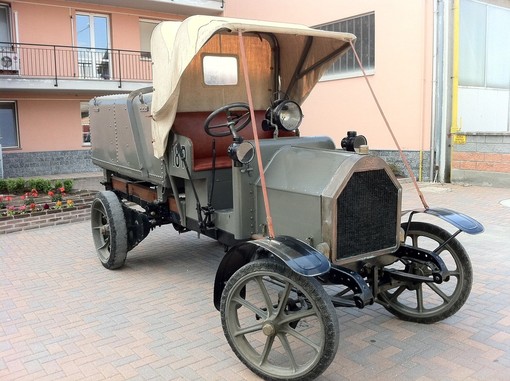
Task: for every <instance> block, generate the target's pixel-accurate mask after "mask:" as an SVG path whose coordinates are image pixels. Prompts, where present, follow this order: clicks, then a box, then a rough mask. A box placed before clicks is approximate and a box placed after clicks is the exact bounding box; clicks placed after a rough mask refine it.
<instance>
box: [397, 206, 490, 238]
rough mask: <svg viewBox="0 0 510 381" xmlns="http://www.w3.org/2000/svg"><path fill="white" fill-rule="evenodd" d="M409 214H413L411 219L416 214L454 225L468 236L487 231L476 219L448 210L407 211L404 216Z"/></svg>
mask: <svg viewBox="0 0 510 381" xmlns="http://www.w3.org/2000/svg"><path fill="white" fill-rule="evenodd" d="M409 212H410V213H411V216H410V219H411V217H412V216H413V215H414V214H415V213H425V214H429V215H431V216H435V217H438V218H440V219H442V220H443V221H446V222H448V223H450V224H452V225H453V226H455V227H456V228H457V229H459V230H462V231H463V232H466V233H468V234H479V233H482V232H483V231H484V230H485V229H484V227H483V225H482V224H481V223H480V222H478V221H477V220H475V219H474V218H472V217H469V216H466V215H465V214H462V213H459V212H456V211H454V210H450V209H446V208H427V209H415V210H411V211H409V210H408V211H405V212H404V213H403V215H405V214H406V213H409Z"/></svg>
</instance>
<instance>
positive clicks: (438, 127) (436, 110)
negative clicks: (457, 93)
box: [430, 0, 447, 182]
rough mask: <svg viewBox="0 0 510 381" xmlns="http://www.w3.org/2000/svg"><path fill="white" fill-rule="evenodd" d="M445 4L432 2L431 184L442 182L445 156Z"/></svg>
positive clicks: (441, 0) (440, 1)
mask: <svg viewBox="0 0 510 381" xmlns="http://www.w3.org/2000/svg"><path fill="white" fill-rule="evenodd" d="M444 9H445V4H444V1H443V0H437V1H434V32H433V33H434V38H433V44H434V46H433V65H432V96H433V102H432V123H433V129H432V134H431V142H430V153H431V158H430V163H431V165H430V179H431V181H433V182H436V181H438V180H439V181H443V175H444V173H443V168H444V163H442V161H443V158H444V156H445V152H444V137H445V131H446V130H445V128H443V125H444V124H443V118H444V113H443V107H444V105H443V102H444V73H445V70H444V62H445V56H446V57H447V55H445V44H444V42H445V37H444V36H445V33H444V28H445V23H444V18H445V12H444Z"/></svg>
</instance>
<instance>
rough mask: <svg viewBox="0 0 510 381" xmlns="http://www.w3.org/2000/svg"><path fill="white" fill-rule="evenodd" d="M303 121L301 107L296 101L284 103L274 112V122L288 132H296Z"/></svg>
mask: <svg viewBox="0 0 510 381" xmlns="http://www.w3.org/2000/svg"><path fill="white" fill-rule="evenodd" d="M302 120H303V113H302V112H301V107H299V105H298V104H297V103H296V102H294V101H288V100H285V101H282V102H281V103H280V104H279V105H278V106H276V108H275V109H274V111H273V122H274V123H276V125H277V126H278V127H279V128H281V129H284V130H287V131H294V130H295V129H297V128H298V127H299V125H300V124H301V121H302Z"/></svg>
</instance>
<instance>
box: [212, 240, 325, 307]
mask: <svg viewBox="0 0 510 381" xmlns="http://www.w3.org/2000/svg"><path fill="white" fill-rule="evenodd" d="M268 253H271V254H273V255H274V256H276V257H278V258H279V259H280V260H282V261H283V262H284V263H285V264H286V265H287V266H289V268H290V269H292V270H293V271H295V272H296V273H298V274H301V275H303V276H309V277H313V276H319V275H322V274H325V273H327V272H328V271H329V270H330V268H331V264H330V262H329V260H328V259H327V258H326V257H325V256H324V255H323V254H322V253H320V252H319V251H317V250H315V249H314V248H313V247H311V246H310V245H308V244H306V243H304V242H303V241H300V240H298V239H296V238H293V237H289V236H278V237H275V238H272V239H270V238H263V239H257V240H253V241H247V242H243V243H241V244H238V245H236V246H233V247H232V248H230V249H229V250H228V252H227V253H226V254H225V256H224V257H223V259H222V261H221V263H220V265H219V267H218V271H217V272H216V279H215V281H214V306H215V307H216V309H218V310H219V309H220V300H221V294H222V292H223V288H224V287H225V282H227V281H228V279H229V278H230V277H231V276H232V275H234V273H235V272H236V271H237V270H239V269H240V268H241V267H243V266H244V265H245V264H247V263H249V262H251V261H253V260H255V259H257V258H258V257H263V256H267V254H268Z"/></svg>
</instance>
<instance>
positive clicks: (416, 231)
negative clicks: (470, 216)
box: [378, 222, 473, 324]
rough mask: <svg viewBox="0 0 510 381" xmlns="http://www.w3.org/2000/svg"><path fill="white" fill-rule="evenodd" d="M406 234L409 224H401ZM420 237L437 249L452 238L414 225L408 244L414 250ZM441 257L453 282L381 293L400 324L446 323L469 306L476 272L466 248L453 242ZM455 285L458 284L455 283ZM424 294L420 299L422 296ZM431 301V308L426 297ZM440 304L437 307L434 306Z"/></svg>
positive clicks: (426, 225)
mask: <svg viewBox="0 0 510 381" xmlns="http://www.w3.org/2000/svg"><path fill="white" fill-rule="evenodd" d="M402 228H403V229H404V231H405V230H406V229H407V223H404V224H402ZM420 237H421V239H423V240H426V241H427V242H428V243H430V244H434V245H435V247H438V246H439V245H440V244H442V243H443V242H445V241H446V240H447V239H448V238H449V237H451V234H450V233H449V232H448V231H446V230H444V229H442V228H440V227H439V226H436V225H432V224H429V223H426V222H411V226H410V227H409V231H408V235H407V238H406V239H407V240H410V241H411V242H412V244H413V246H414V247H420V248H425V247H422V246H420V243H419V241H420ZM426 249H427V250H430V251H432V250H433V249H432V248H429V247H426ZM439 256H440V257H441V259H443V261H444V262H445V264H446V265H447V268H448V270H449V271H450V280H449V281H448V282H443V283H441V284H435V283H433V284H428V283H420V284H418V285H412V286H410V287H407V288H406V286H400V287H398V288H397V289H393V290H390V291H385V292H382V293H380V294H379V295H378V299H379V300H381V302H382V303H381V304H383V306H384V307H385V308H386V309H387V310H388V311H389V312H391V313H392V314H393V315H395V316H397V317H398V318H399V319H401V320H406V321H411V322H415V323H423V324H431V323H436V322H438V321H441V320H444V319H446V318H448V317H450V316H452V315H453V314H455V313H456V312H457V311H458V310H459V309H460V308H461V307H462V306H463V305H464V303H465V302H466V300H467V298H468V297H469V294H470V292H471V286H472V283H473V268H472V266H471V261H470V259H469V256H468V255H467V253H466V250H465V249H464V247H463V246H462V245H461V244H460V242H459V241H458V240H457V239H455V238H453V239H452V240H451V241H450V242H449V243H448V244H447V245H446V246H445V247H444V248H443V249H442V250H441V251H440V253H439ZM453 282H455V283H453ZM413 293H414V298H416V306H415V307H413V306H412V303H414V301H413V295H412V294H413ZM420 293H421V296H420ZM427 296H428V297H429V298H428V300H429V301H428V303H429V304H430V307H429V306H428V305H425V303H426V300H425V299H426V297H427ZM405 298H406V299H405ZM431 299H433V300H434V302H435V301H437V305H433V303H434V302H432V301H431Z"/></svg>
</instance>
